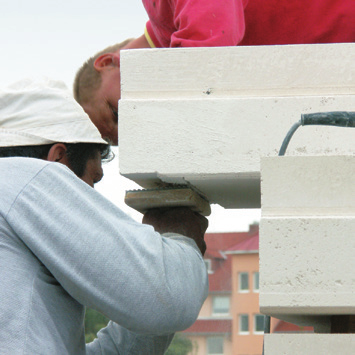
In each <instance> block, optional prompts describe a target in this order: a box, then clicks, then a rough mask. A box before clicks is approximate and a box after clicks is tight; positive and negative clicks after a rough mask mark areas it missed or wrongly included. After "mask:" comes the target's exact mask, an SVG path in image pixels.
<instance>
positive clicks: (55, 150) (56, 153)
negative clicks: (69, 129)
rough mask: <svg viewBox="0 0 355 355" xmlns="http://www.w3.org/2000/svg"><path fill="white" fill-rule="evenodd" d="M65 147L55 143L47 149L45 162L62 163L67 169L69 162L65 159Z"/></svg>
mask: <svg viewBox="0 0 355 355" xmlns="http://www.w3.org/2000/svg"><path fill="white" fill-rule="evenodd" d="M66 153H67V147H66V146H65V144H63V143H56V144H54V145H52V147H51V149H49V152H48V155H47V160H48V161H55V162H59V163H62V164H64V165H66V166H68V167H69V160H68V157H67V154H66Z"/></svg>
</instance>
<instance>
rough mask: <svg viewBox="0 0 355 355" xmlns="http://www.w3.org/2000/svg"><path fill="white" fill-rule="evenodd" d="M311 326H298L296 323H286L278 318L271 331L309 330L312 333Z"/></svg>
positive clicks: (295, 331)
mask: <svg viewBox="0 0 355 355" xmlns="http://www.w3.org/2000/svg"><path fill="white" fill-rule="evenodd" d="M313 331H314V330H313V327H309V326H304V327H301V326H298V325H296V324H292V323H288V322H285V321H283V320H279V321H278V322H277V324H276V325H275V327H274V329H273V333H276V332H277V333H286V332H292V333H298V332H309V333H313Z"/></svg>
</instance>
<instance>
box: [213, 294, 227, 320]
mask: <svg viewBox="0 0 355 355" xmlns="http://www.w3.org/2000/svg"><path fill="white" fill-rule="evenodd" d="M229 304H230V298H229V296H215V297H213V301H212V313H213V315H218V316H223V315H229Z"/></svg>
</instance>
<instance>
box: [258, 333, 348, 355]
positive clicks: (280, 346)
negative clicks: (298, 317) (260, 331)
mask: <svg viewBox="0 0 355 355" xmlns="http://www.w3.org/2000/svg"><path fill="white" fill-rule="evenodd" d="M264 342H265V343H264V344H265V345H264V346H265V348H264V349H265V355H353V354H354V349H355V334H267V335H265V338H264Z"/></svg>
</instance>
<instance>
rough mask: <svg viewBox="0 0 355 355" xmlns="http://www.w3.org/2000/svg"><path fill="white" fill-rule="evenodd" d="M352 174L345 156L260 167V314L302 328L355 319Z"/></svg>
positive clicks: (279, 160)
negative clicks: (340, 317) (339, 317)
mask: <svg viewBox="0 0 355 355" xmlns="http://www.w3.org/2000/svg"><path fill="white" fill-rule="evenodd" d="M354 172H355V157H350V156H338V157H335V156H323V157H286V156H285V157H276V158H263V159H262V163H261V175H262V185H261V186H262V214H261V224H260V245H259V248H260V299H259V300H260V309H261V311H262V312H263V313H265V314H269V315H273V316H275V317H277V318H280V319H284V320H287V321H290V322H293V323H297V324H309V325H314V324H315V323H316V322H320V323H322V322H323V321H325V320H326V319H324V317H325V316H328V315H331V314H355V297H354V294H355V276H354V269H355V258H354V252H355V186H354V183H353V177H354ZM317 317H318V318H317Z"/></svg>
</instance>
